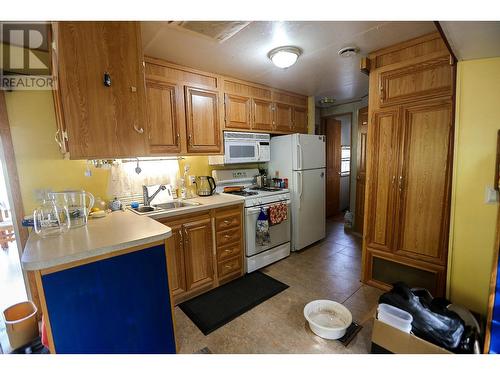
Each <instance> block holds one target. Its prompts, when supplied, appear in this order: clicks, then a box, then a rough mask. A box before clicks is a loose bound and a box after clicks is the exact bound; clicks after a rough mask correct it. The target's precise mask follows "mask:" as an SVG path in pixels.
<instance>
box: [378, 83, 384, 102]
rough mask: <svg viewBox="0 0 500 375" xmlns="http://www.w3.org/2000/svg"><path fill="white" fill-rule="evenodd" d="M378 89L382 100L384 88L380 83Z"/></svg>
mask: <svg viewBox="0 0 500 375" xmlns="http://www.w3.org/2000/svg"><path fill="white" fill-rule="evenodd" d="M379 91H380V99H381V100H382V101H384V100H385V90H384V86H382V84H380V87H379Z"/></svg>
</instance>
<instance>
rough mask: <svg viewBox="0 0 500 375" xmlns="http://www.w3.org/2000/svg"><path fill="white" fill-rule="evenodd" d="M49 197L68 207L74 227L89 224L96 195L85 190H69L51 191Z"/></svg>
mask: <svg viewBox="0 0 500 375" xmlns="http://www.w3.org/2000/svg"><path fill="white" fill-rule="evenodd" d="M49 198H53V199H54V200H55V201H56V203H58V204H61V205H66V206H67V207H68V212H69V217H70V219H71V227H72V228H78V227H81V226H83V225H86V224H87V218H88V215H89V213H90V210H92V207H93V206H94V196H93V195H92V194H91V193H88V192H86V191H84V190H67V191H59V192H56V193H49ZM87 200H88V201H87Z"/></svg>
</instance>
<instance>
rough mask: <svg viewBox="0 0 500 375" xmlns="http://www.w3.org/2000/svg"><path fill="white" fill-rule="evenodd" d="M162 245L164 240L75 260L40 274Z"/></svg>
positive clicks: (41, 271) (42, 271)
mask: <svg viewBox="0 0 500 375" xmlns="http://www.w3.org/2000/svg"><path fill="white" fill-rule="evenodd" d="M162 244H165V241H164V240H162V241H155V242H150V243H147V244H144V245H137V246H133V247H129V248H127V249H123V250H117V251H112V252H110V253H107V254H102V255H96V256H94V257H90V258H86V259H80V260H75V261H74V262H69V263H65V264H61V265H59V266H54V267H49V268H45V269H43V270H40V274H41V275H42V276H43V275H49V274H51V273H54V272H60V271H64V270H67V269H70V268H75V267H79V266H83V265H85V264H89V263H94V262H97V261H100V260H104V259H109V258H113V257H116V256H120V255H125V254H128V253H133V252H135V251H140V250H143V249H147V248H149V247H153V246H158V245H162Z"/></svg>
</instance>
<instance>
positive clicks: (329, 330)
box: [304, 299, 352, 340]
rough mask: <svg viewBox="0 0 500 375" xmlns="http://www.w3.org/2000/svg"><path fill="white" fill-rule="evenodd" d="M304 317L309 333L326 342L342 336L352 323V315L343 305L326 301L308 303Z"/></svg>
mask: <svg viewBox="0 0 500 375" xmlns="http://www.w3.org/2000/svg"><path fill="white" fill-rule="evenodd" d="M304 317H305V318H306V320H307V322H308V323H309V327H310V328H311V331H313V332H314V333H315V334H316V335H318V336H319V337H322V338H324V339H328V340H336V339H339V338H341V337H342V336H344V335H345V332H346V330H347V328H348V327H349V326H350V325H351V323H352V314H351V312H350V311H349V310H348V309H347V308H346V307H345V306H344V305H342V304H340V303H338V302H335V301H330V300H326V299H320V300H316V301H312V302H309V303H308V304H307V305H306V306H305V307H304Z"/></svg>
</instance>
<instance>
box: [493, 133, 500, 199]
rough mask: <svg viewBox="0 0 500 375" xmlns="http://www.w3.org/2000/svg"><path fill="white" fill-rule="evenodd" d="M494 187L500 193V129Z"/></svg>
mask: <svg viewBox="0 0 500 375" xmlns="http://www.w3.org/2000/svg"><path fill="white" fill-rule="evenodd" d="M493 187H494V188H495V190H496V191H500V129H499V130H498V133H497V157H496V161H495V180H494V181H493Z"/></svg>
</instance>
